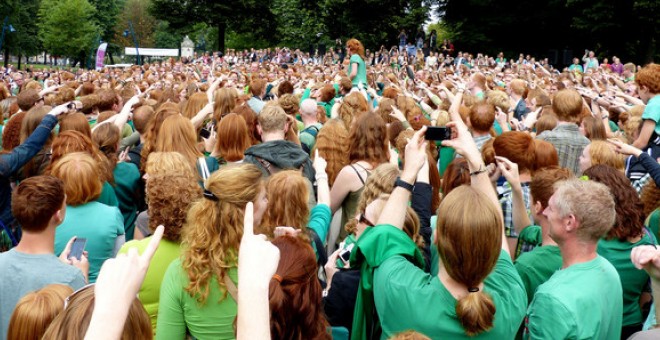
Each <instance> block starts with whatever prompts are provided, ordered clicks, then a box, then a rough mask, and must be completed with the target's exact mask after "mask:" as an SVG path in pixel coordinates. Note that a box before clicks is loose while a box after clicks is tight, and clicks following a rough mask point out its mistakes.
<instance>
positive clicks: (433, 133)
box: [424, 126, 451, 140]
mask: <svg viewBox="0 0 660 340" xmlns="http://www.w3.org/2000/svg"><path fill="white" fill-rule="evenodd" d="M424 139H426V140H447V139H451V129H450V128H447V127H441V126H428V127H427V128H426V132H425V133H424Z"/></svg>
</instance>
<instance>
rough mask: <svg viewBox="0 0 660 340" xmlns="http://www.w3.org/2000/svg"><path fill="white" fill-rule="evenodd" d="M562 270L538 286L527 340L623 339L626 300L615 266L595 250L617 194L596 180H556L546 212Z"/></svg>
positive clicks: (611, 221)
mask: <svg viewBox="0 0 660 340" xmlns="http://www.w3.org/2000/svg"><path fill="white" fill-rule="evenodd" d="M543 215H545V217H546V218H547V219H548V222H549V225H550V230H549V235H550V237H551V238H552V239H553V240H554V241H555V242H557V244H558V245H559V249H560V251H561V255H562V263H563V264H562V269H561V270H559V271H557V272H556V273H555V274H554V275H553V276H552V277H551V278H550V280H548V281H547V282H546V283H544V284H542V285H541V286H539V288H538V289H537V290H536V294H535V295H534V299H533V300H532V303H531V305H530V306H529V309H528V310H527V318H526V319H525V332H524V338H525V339H612V340H614V339H619V338H620V337H621V322H622V314H623V311H622V310H623V300H622V299H621V296H622V294H623V293H622V289H621V281H620V280H619V275H618V274H617V272H616V269H614V267H613V266H612V265H611V264H610V263H609V262H608V261H607V260H606V259H604V258H602V257H601V256H599V255H598V254H597V252H596V249H597V246H598V240H599V239H600V238H601V237H602V236H603V235H605V234H606V233H607V232H608V231H609V229H610V228H611V227H612V225H613V224H614V218H615V210H614V198H613V197H612V195H611V194H610V192H609V188H608V187H607V186H605V185H603V184H600V183H596V182H594V181H583V180H579V179H572V180H567V181H563V182H560V183H558V184H557V185H556V190H555V193H554V194H553V195H552V196H551V197H550V200H549V201H548V207H547V208H546V209H545V210H544V211H543Z"/></svg>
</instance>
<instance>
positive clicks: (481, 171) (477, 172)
mask: <svg viewBox="0 0 660 340" xmlns="http://www.w3.org/2000/svg"><path fill="white" fill-rule="evenodd" d="M486 171H488V168H487V167H485V166H483V164H482V165H479V170H475V171H472V172H470V176H476V175H479V174H482V173H484V172H486Z"/></svg>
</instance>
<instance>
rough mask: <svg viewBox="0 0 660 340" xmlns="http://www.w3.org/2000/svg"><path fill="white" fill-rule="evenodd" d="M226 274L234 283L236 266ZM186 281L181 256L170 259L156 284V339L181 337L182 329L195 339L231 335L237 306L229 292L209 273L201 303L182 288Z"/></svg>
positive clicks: (232, 334) (230, 336)
mask: <svg viewBox="0 0 660 340" xmlns="http://www.w3.org/2000/svg"><path fill="white" fill-rule="evenodd" d="M229 277H230V278H231V280H232V281H233V282H234V284H236V286H238V270H237V267H236V266H232V267H231V268H230V269H229ZM189 282H190V280H189V279H188V274H187V272H186V271H184V270H183V267H181V260H180V259H176V260H174V261H172V263H171V264H170V266H169V267H168V268H167V271H166V272H165V277H164V278H163V284H162V285H161V287H160V302H159V305H158V323H157V325H156V339H157V340H160V339H166V340H169V339H185V338H186V331H188V332H189V333H190V335H191V336H193V337H194V338H195V339H198V340H207V339H213V340H216V339H217V340H221V339H235V338H236V335H235V334H234V319H235V318H236V313H237V310H238V307H237V304H236V301H234V299H233V298H232V297H231V295H229V293H228V292H225V290H224V289H221V288H220V285H219V284H218V279H217V277H216V276H215V275H213V277H212V278H211V279H210V280H209V281H208V285H209V294H208V296H207V298H206V303H204V304H203V305H201V304H200V303H198V302H197V299H196V298H194V297H192V296H190V294H188V292H186V291H185V288H186V287H187V286H188V284H189ZM225 293H226V296H225Z"/></svg>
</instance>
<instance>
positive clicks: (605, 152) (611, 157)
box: [589, 140, 625, 171]
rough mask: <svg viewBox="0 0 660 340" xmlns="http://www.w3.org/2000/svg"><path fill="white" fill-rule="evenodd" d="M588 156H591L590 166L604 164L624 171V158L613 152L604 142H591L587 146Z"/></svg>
mask: <svg viewBox="0 0 660 340" xmlns="http://www.w3.org/2000/svg"><path fill="white" fill-rule="evenodd" d="M589 156H591V166H594V165H598V164H604V165H609V166H611V167H613V168H615V169H617V170H619V171H623V170H624V169H625V158H624V156H623V155H621V154H619V153H617V152H616V151H614V148H613V147H612V146H611V145H610V144H609V143H608V142H606V141H602V140H594V141H592V142H591V144H589Z"/></svg>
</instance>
